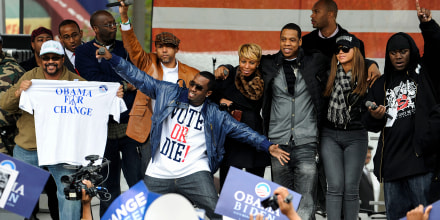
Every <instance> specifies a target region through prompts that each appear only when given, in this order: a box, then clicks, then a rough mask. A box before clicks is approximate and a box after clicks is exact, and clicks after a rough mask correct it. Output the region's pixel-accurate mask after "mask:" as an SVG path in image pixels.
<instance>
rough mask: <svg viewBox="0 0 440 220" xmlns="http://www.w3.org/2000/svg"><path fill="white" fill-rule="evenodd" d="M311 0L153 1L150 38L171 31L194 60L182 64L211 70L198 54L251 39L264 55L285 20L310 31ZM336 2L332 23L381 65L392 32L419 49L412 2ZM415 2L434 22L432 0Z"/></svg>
mask: <svg viewBox="0 0 440 220" xmlns="http://www.w3.org/2000/svg"><path fill="white" fill-rule="evenodd" d="M315 2H316V0H300V1H298V0H276V1H267V0H156V1H154V2H153V6H154V7H153V31H152V34H153V35H152V36H155V35H156V34H158V33H160V32H162V31H168V32H172V33H174V34H175V35H176V36H177V37H178V38H179V39H180V40H181V46H180V52H179V56H182V58H183V57H188V56H189V57H197V59H196V61H197V62H198V63H197V64H193V63H192V62H191V60H189V62H185V63H187V64H189V65H193V66H196V67H197V66H198V65H201V64H200V62H208V64H207V67H199V69H204V70H212V61H211V60H210V58H209V59H201V58H202V57H206V56H208V55H209V57H210V56H220V57H222V55H236V53H237V49H238V47H239V46H240V45H241V44H243V43H249V42H253V43H257V44H259V45H260V46H261V47H262V48H263V50H264V52H265V53H273V52H276V51H278V50H279V34H280V29H281V28H282V27H283V26H284V25H285V24H286V23H289V22H293V23H296V24H298V25H300V27H301V28H302V30H303V35H305V34H307V33H309V32H310V31H312V30H313V27H312V25H311V22H310V15H311V13H312V12H311V8H312V7H313V4H314V3H315ZM336 3H337V4H338V8H339V12H338V17H337V22H338V23H339V24H340V25H341V26H342V27H343V28H345V29H347V30H348V31H349V32H351V33H352V34H355V35H356V36H357V37H358V38H360V39H362V40H363V41H364V43H365V51H366V56H367V57H369V58H372V59H375V60H378V61H379V63H383V58H384V56H385V46H386V42H387V40H388V38H389V37H390V36H391V35H392V34H394V33H396V32H406V33H408V34H410V35H411V36H412V37H413V38H414V40H415V41H416V43H417V45H418V46H419V49H420V50H421V52H422V53H423V38H422V36H421V34H420V29H419V28H418V25H419V21H418V19H417V17H416V8H415V0H388V1H383V0H368V1H367V0H361V1H352V0H336ZM420 5H421V7H424V8H428V9H430V10H432V13H433V18H434V19H435V18H437V19H438V20H440V4H439V3H438V0H420ZM153 39H154V38H153ZM153 46H154V45H153ZM153 49H154V48H153ZM179 56H178V58H179ZM182 58H180V59H182ZM234 59H237V58H234ZM237 62H238V61H236V62H235V64H236V63H237ZM218 63H224V62H218ZM232 64H234V63H232ZM204 66H205V65H204ZM381 67H382V68H383V66H381Z"/></svg>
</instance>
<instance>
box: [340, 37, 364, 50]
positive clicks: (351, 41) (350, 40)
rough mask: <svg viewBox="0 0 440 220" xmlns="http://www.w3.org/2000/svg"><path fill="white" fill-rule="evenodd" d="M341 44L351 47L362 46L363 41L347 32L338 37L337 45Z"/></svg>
mask: <svg viewBox="0 0 440 220" xmlns="http://www.w3.org/2000/svg"><path fill="white" fill-rule="evenodd" d="M341 45H342V46H346V47H349V48H353V47H357V48H360V47H361V42H360V41H359V39H357V38H356V37H355V36H354V35H352V34H348V33H347V34H343V35H341V36H339V37H338V38H336V47H339V46H341Z"/></svg>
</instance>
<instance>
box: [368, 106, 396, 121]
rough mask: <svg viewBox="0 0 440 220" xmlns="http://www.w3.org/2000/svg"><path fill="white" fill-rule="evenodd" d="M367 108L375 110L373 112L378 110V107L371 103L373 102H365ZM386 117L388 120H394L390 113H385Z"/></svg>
mask: <svg viewBox="0 0 440 220" xmlns="http://www.w3.org/2000/svg"><path fill="white" fill-rule="evenodd" d="M365 107H367V108H368V107H371V109H373V110H376V109H377V105H376V104H374V103H373V102H371V101H366V102H365ZM385 117H386V118H388V119H391V120H392V119H393V116H391V115H389V114H388V113H386V112H385Z"/></svg>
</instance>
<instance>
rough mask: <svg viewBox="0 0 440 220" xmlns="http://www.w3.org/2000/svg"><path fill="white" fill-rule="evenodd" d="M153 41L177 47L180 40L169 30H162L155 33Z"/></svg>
mask: <svg viewBox="0 0 440 220" xmlns="http://www.w3.org/2000/svg"><path fill="white" fill-rule="evenodd" d="M154 42H155V43H156V44H172V45H174V46H176V47H179V43H180V40H179V38H177V37H176V36H174V34H172V33H170V32H162V33H160V34H158V35H156V40H155V41H154Z"/></svg>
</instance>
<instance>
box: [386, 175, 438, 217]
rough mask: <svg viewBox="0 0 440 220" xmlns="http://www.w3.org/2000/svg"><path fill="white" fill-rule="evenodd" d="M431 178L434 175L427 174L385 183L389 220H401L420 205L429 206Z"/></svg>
mask: <svg viewBox="0 0 440 220" xmlns="http://www.w3.org/2000/svg"><path fill="white" fill-rule="evenodd" d="M431 177H432V173H426V174H421V175H416V176H411V177H406V178H403V179H399V180H396V181H390V182H384V196H385V207H386V211H387V219H388V220H395V219H400V218H402V217H404V216H406V212H408V211H410V210H411V209H413V208H415V207H417V206H418V205H419V204H422V205H423V206H426V205H428V204H429V203H428V201H427V199H428V198H429V189H430V186H431Z"/></svg>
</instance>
